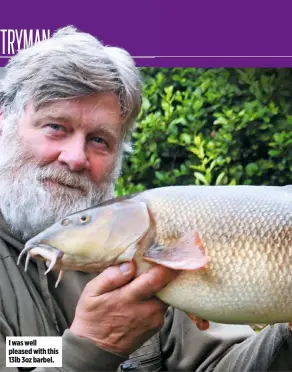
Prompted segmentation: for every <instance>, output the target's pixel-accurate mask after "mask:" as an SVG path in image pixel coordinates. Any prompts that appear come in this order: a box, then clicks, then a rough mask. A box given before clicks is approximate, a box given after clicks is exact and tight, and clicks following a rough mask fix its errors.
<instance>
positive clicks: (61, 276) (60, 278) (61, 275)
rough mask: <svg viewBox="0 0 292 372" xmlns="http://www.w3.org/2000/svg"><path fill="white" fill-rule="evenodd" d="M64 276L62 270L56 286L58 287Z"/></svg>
mask: <svg viewBox="0 0 292 372" xmlns="http://www.w3.org/2000/svg"><path fill="white" fill-rule="evenodd" d="M63 276H64V270H60V272H59V276H58V279H57V281H56V284H55V288H57V287H58V285H59V283H60V281H61V280H62V279H63Z"/></svg>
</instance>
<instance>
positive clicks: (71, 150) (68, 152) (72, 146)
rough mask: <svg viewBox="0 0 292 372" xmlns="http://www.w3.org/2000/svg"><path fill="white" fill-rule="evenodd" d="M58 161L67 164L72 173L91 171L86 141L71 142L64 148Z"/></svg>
mask: <svg viewBox="0 0 292 372" xmlns="http://www.w3.org/2000/svg"><path fill="white" fill-rule="evenodd" d="M58 160H59V162H60V163H62V164H66V165H67V166H68V168H69V169H70V170H71V171H72V172H80V171H82V170H88V169H89V161H88V157H87V154H86V149H85V141H84V140H82V139H80V138H78V139H75V140H73V139H72V140H69V141H68V143H67V144H66V145H65V146H64V147H63V148H62V151H61V152H60V155H59V157H58Z"/></svg>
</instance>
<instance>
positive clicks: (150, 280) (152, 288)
mask: <svg viewBox="0 0 292 372" xmlns="http://www.w3.org/2000/svg"><path fill="white" fill-rule="evenodd" d="M177 275H178V271H175V270H171V269H168V268H166V267H163V266H160V265H157V266H154V267H153V268H151V269H150V270H149V271H148V272H147V273H144V274H142V275H140V276H139V277H137V278H136V279H135V280H133V281H132V282H131V283H129V284H128V285H127V286H126V287H125V291H127V292H128V295H129V296H130V297H131V298H133V297H134V298H136V299H138V300H147V299H149V298H151V297H153V296H154V295H155V294H156V293H157V292H159V291H160V290H161V289H162V288H164V287H165V286H166V285H167V284H168V283H169V282H170V281H171V280H173V279H174V278H175V277H176V276H177Z"/></svg>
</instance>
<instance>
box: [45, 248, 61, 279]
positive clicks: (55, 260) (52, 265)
mask: <svg viewBox="0 0 292 372" xmlns="http://www.w3.org/2000/svg"><path fill="white" fill-rule="evenodd" d="M57 259H58V253H55V252H52V257H51V262H50V266H49V268H48V270H47V271H45V275H47V274H48V273H49V272H50V271H51V270H52V269H53V268H54V266H55V265H56V262H57Z"/></svg>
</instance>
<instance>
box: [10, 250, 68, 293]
mask: <svg viewBox="0 0 292 372" xmlns="http://www.w3.org/2000/svg"><path fill="white" fill-rule="evenodd" d="M25 253H27V256H26V260H25V265H24V271H27V268H28V264H29V261H30V259H31V258H32V257H33V258H36V259H39V260H41V261H46V264H47V266H48V269H47V271H46V272H45V275H47V274H48V273H49V272H50V271H51V270H52V269H53V268H54V267H55V266H56V264H57V263H58V262H60V261H61V260H62V257H63V255H64V253H63V252H61V251H60V250H59V249H57V248H55V247H52V246H50V245H48V244H45V243H38V244H33V245H26V246H25V247H24V249H23V250H22V251H21V252H20V254H19V256H18V260H17V265H19V263H20V260H21V258H22V257H23V255H24V254H25ZM63 274H64V271H63V270H60V273H59V277H58V279H57V282H56V284H55V287H56V288H57V286H58V285H59V283H60V281H61V280H62V278H63Z"/></svg>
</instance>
